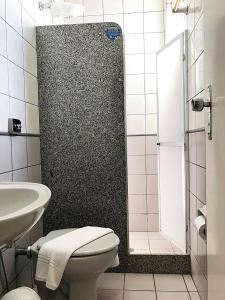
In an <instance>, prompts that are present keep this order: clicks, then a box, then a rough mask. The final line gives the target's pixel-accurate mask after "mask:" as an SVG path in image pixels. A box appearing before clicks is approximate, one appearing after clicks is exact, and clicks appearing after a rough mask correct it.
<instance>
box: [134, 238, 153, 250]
mask: <svg viewBox="0 0 225 300" xmlns="http://www.w3.org/2000/svg"><path fill="white" fill-rule="evenodd" d="M130 248H133V249H143V250H148V249H149V244H148V239H146V240H130Z"/></svg>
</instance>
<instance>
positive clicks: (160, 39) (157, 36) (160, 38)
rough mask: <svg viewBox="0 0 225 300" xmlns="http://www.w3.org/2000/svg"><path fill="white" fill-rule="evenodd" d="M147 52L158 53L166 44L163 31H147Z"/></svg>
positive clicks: (145, 37)
mask: <svg viewBox="0 0 225 300" xmlns="http://www.w3.org/2000/svg"><path fill="white" fill-rule="evenodd" d="M144 39H145V53H156V52H157V51H159V50H160V49H161V48H162V47H163V45H164V34H163V33H145V34H144Z"/></svg>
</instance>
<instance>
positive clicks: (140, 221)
mask: <svg viewBox="0 0 225 300" xmlns="http://www.w3.org/2000/svg"><path fill="white" fill-rule="evenodd" d="M147 229H148V216H147V215H146V214H129V231H148V230H147Z"/></svg>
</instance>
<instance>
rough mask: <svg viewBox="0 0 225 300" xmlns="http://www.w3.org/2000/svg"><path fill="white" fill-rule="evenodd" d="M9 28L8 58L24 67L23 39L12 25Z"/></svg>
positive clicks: (7, 26)
mask: <svg viewBox="0 0 225 300" xmlns="http://www.w3.org/2000/svg"><path fill="white" fill-rule="evenodd" d="M6 28H7V54H8V59H9V60H11V61H12V62H14V63H15V64H16V65H18V66H19V67H21V68H23V39H22V37H21V35H19V34H18V33H17V32H16V31H15V30H14V29H12V27H10V26H9V25H6Z"/></svg>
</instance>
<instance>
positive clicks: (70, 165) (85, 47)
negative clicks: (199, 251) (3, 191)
mask: <svg viewBox="0 0 225 300" xmlns="http://www.w3.org/2000/svg"><path fill="white" fill-rule="evenodd" d="M109 26H115V24H114V23H99V24H80V25H60V26H44V27H38V28H37V53H38V80H39V101H40V127H41V157H42V179H43V183H44V184H46V185H47V186H48V187H49V188H50V189H51V191H52V200H51V202H50V205H49V207H48V209H47V212H46V214H45V216H44V230H45V232H46V233H47V232H49V231H51V230H55V229H59V228H68V227H81V226H86V225H95V226H105V227H110V228H112V229H113V230H114V231H115V232H116V234H117V235H118V236H119V238H120V241H121V244H120V248H119V251H120V253H119V255H120V262H121V264H120V267H119V268H117V270H116V271H122V272H149V273H151V272H155V273H170V272H172V273H182V272H183V273H189V272H190V264H189V257H186V256H184V257H182V256H180V257H179V256H156V255H155V256H130V255H128V245H127V237H128V234H127V211H128V210H127V199H126V195H127V182H126V157H125V153H126V151H125V120H124V78H123V77H124V76H123V38H122V37H119V38H118V39H117V40H116V41H115V42H113V41H111V40H109V39H108V38H107V37H106V36H105V31H106V29H107V28H108V27H109Z"/></svg>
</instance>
